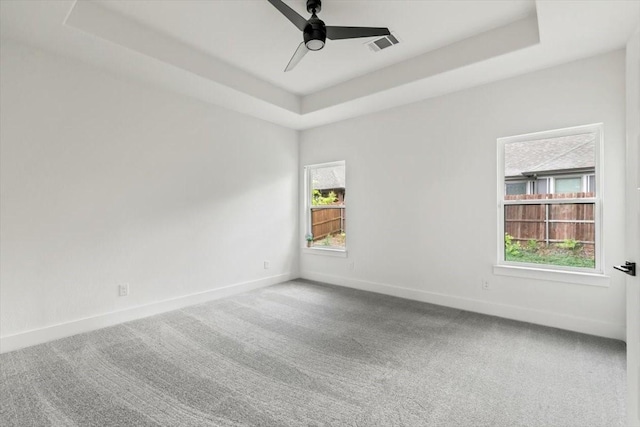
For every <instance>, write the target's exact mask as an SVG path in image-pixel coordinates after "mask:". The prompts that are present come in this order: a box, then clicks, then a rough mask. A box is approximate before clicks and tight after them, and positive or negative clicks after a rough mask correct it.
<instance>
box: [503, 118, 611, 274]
mask: <svg viewBox="0 0 640 427" xmlns="http://www.w3.org/2000/svg"><path fill="white" fill-rule="evenodd" d="M601 139H602V125H589V126H580V127H576V128H569V129H560V130H556V131H548V132H540V133H536V134H529V135H522V136H515V137H508V138H500V139H499V140H498V147H499V148H498V149H499V158H500V161H499V162H498V164H499V169H500V170H499V176H498V181H499V185H498V188H499V189H500V193H499V196H498V197H499V202H500V203H499V204H500V209H499V236H498V247H499V254H498V260H499V262H498V263H499V264H502V265H514V266H521V267H532V268H536V267H537V268H541V267H543V268H545V269H552V270H554V269H555V270H562V271H583V272H597V273H601V272H602V249H601V247H600V241H601V236H600V233H601V224H600V209H601V208H600V204H601V196H600V194H599V193H598V192H597V191H596V189H597V188H601V186H599V185H598V183H599V179H600V175H599V164H600V161H601V155H600V150H601V146H602V143H601ZM518 179H520V180H522V181H520V182H518V181H517V180H518ZM525 180H526V181H525ZM512 182H513V183H514V184H511V183H512ZM516 183H518V184H519V185H520V187H518V188H516V187H515V185H516ZM527 183H528V184H527ZM510 185H514V187H510ZM527 185H528V187H527ZM527 190H533V191H527Z"/></svg>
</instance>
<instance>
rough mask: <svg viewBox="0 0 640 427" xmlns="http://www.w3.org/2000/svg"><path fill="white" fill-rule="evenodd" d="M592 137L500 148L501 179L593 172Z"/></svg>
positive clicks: (593, 152)
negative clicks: (570, 172)
mask: <svg viewBox="0 0 640 427" xmlns="http://www.w3.org/2000/svg"><path fill="white" fill-rule="evenodd" d="M595 140H596V138H595V134H593V133H585V134H582V135H570V136H563V137H557V138H550V139H540V140H537V141H521V142H512V143H508V144H505V146H504V175H505V176H507V177H515V176H523V175H543V174H549V173H550V172H553V171H556V172H558V171H568V170H572V169H592V168H595V165H596V163H595Z"/></svg>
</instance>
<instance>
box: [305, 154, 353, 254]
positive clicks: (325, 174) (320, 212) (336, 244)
mask: <svg viewBox="0 0 640 427" xmlns="http://www.w3.org/2000/svg"><path fill="white" fill-rule="evenodd" d="M345 175H346V173H345V166H344V164H342V165H333V166H317V167H313V166H310V167H309V181H310V183H309V184H310V188H309V191H310V192H311V195H310V196H311V208H310V209H311V212H310V220H311V224H310V227H309V228H310V230H311V233H310V236H309V238H310V239H311V240H308V242H309V243H308V246H309V247H321V248H334V249H344V248H345V246H346V208H345V202H346V185H345Z"/></svg>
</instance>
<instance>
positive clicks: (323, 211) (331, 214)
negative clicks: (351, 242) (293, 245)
mask: <svg viewBox="0 0 640 427" xmlns="http://www.w3.org/2000/svg"><path fill="white" fill-rule="evenodd" d="M345 223H346V218H345V207H344V206H330V205H329V206H322V207H313V208H311V233H312V234H313V240H314V241H315V240H318V239H322V238H323V237H326V236H328V235H329V234H334V233H341V232H344V230H345Z"/></svg>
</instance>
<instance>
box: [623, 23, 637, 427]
mask: <svg viewBox="0 0 640 427" xmlns="http://www.w3.org/2000/svg"><path fill="white" fill-rule="evenodd" d="M626 54H627V58H626V83H627V85H626V89H627V159H628V160H627V171H626V172H627V205H626V208H627V211H626V215H627V221H626V224H627V227H628V236H629V237H628V239H627V241H626V243H627V245H626V246H627V251H626V254H625V255H626V257H625V260H629V261H635V262H636V263H637V262H640V27H638V28H636V31H635V32H634V34H633V35H632V36H631V38H630V39H629V41H628V42H627V48H626ZM625 278H626V282H627V390H628V391H627V415H628V421H627V425H628V426H629V427H640V277H638V276H636V277H634V278H632V277H630V276H625Z"/></svg>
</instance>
